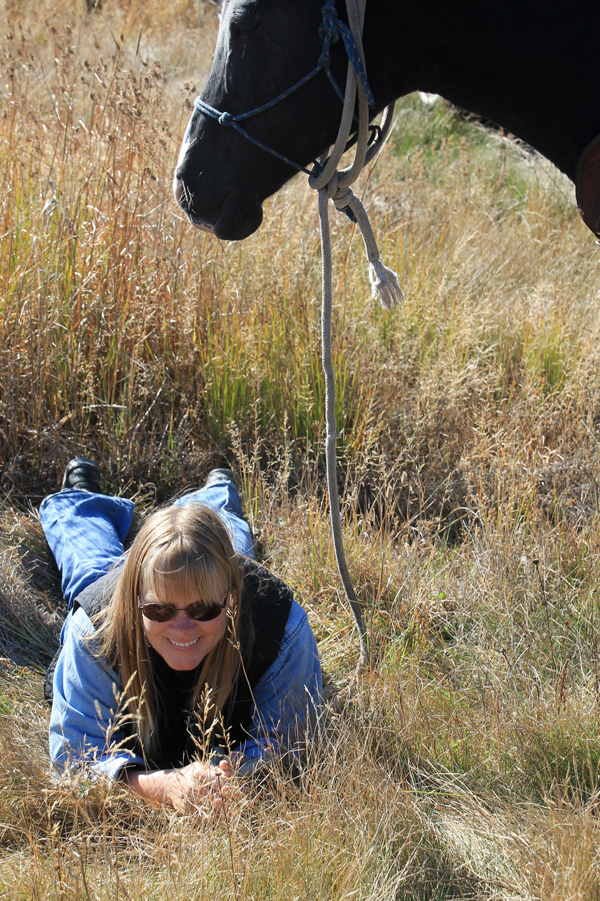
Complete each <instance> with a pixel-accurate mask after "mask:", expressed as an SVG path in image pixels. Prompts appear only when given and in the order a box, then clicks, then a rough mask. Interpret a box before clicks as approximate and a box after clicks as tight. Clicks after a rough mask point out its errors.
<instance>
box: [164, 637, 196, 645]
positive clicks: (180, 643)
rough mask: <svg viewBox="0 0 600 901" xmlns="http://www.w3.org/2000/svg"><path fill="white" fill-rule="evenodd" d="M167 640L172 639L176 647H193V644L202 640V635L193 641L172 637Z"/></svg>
mask: <svg viewBox="0 0 600 901" xmlns="http://www.w3.org/2000/svg"><path fill="white" fill-rule="evenodd" d="M167 641H170V642H171V644H173V645H175V647H176V648H191V647H192V645H195V644H197V643H198V642H199V641H200V636H198V638H194V640H193V641H173V639H172V638H168V639H167Z"/></svg>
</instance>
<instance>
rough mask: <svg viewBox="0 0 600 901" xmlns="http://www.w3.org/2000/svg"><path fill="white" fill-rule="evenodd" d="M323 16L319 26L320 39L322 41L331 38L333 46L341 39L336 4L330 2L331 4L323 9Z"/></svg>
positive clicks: (330, 0) (327, 4)
mask: <svg viewBox="0 0 600 901" xmlns="http://www.w3.org/2000/svg"><path fill="white" fill-rule="evenodd" d="M321 15H322V16H323V21H322V22H321V24H320V25H319V37H320V38H321V40H322V41H325V40H327V39H328V38H329V40H330V41H331V42H332V43H333V44H336V43H337V41H338V40H339V37H340V31H339V28H338V24H339V21H340V20H339V19H338V14H337V10H336V8H335V2H332V0H329V2H328V3H326V4H325V6H323V7H322V9H321Z"/></svg>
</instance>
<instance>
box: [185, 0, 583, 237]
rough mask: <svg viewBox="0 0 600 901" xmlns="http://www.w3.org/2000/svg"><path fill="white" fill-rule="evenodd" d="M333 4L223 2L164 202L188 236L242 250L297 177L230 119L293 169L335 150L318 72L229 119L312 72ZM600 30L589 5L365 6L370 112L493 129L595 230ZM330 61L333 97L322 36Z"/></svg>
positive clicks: (334, 119) (336, 113) (334, 59)
mask: <svg viewBox="0 0 600 901" xmlns="http://www.w3.org/2000/svg"><path fill="white" fill-rule="evenodd" d="M334 2H335V0H224V5H223V12H222V19H221V27H220V29H219V35H218V39H217V47H216V52H215V56H214V60H213V65H212V69H211V72H210V75H209V78H208V81H207V83H206V87H205V89H204V91H203V93H202V96H201V101H202V102H201V103H200V104H199V108H197V109H196V111H195V112H194V114H193V115H192V118H191V120H190V124H189V126H188V129H187V131H186V134H185V138H184V142H183V146H182V148H181V153H180V156H179V162H178V166H177V170H176V173H175V184H174V189H175V196H176V198H177V200H178V201H179V203H180V204H181V206H182V207H183V209H184V210H185V211H186V213H187V214H188V216H189V218H190V220H191V221H192V222H193V223H194V225H196V226H197V227H199V228H203V229H205V230H207V231H210V232H213V233H214V234H215V235H217V236H218V237H221V238H226V239H241V238H245V237H246V236H247V235H250V234H251V233H252V232H253V231H255V230H256V229H257V228H258V226H259V225H260V223H261V221H262V202H263V201H264V200H265V198H266V197H268V196H269V195H271V194H273V193H274V192H275V191H277V190H278V188H280V187H281V185H282V184H283V183H284V182H285V181H287V180H288V179H289V178H291V176H292V175H293V174H294V172H295V169H294V168H293V166H292V165H290V164H289V163H288V162H285V161H284V160H282V159H280V158H279V157H277V156H273V155H272V154H270V153H269V152H268V151H267V150H266V149H264V146H263V147H259V146H256V144H253V143H252V142H251V140H248V137H247V136H244V135H242V134H240V133H239V132H238V131H236V129H235V124H236V123H235V122H234V120H237V124H238V125H240V126H243V128H244V130H245V131H246V133H247V135H249V136H250V137H251V138H254V139H256V140H258V141H259V142H262V144H263V145H266V147H268V148H270V149H271V150H274V151H277V152H278V153H279V154H282V155H283V156H285V157H287V158H288V159H289V160H292V161H293V162H294V163H296V164H298V165H299V166H303V167H305V166H307V165H309V164H310V162H311V161H312V160H314V159H315V158H316V157H317V156H319V155H321V154H322V153H323V152H324V151H325V150H326V149H327V148H328V147H329V146H330V145H331V144H332V143H333V142H334V140H335V137H336V134H337V130H338V126H339V122H340V114H341V109H342V105H341V103H340V100H339V97H338V96H337V95H336V92H335V90H334V88H333V87H332V86H331V83H330V81H329V80H328V78H327V73H326V70H325V69H324V68H323V69H321V70H320V71H319V73H318V74H317V75H316V76H315V77H313V78H311V79H310V80H309V81H308V82H307V83H306V84H303V86H302V87H300V88H299V89H298V90H297V91H295V92H294V93H293V94H291V95H289V96H286V97H285V98H283V99H281V100H279V102H277V103H276V104H275V105H274V106H271V107H269V108H268V109H266V110H265V111H264V112H260V113H259V114H258V115H256V116H252V117H250V118H244V119H243V120H240V119H239V117H240V116H243V114H245V113H248V112H250V111H252V110H256V109H257V107H260V106H262V105H264V104H268V103H269V102H270V101H272V100H274V99H276V98H278V97H279V95H280V94H282V93H283V92H286V91H287V90H288V89H289V88H290V87H291V86H292V85H294V84H295V83H296V82H298V81H299V80H301V79H303V78H304V76H306V75H307V74H308V73H310V72H311V70H313V69H314V68H315V66H317V63H318V60H319V58H320V57H321V58H322V56H323V54H324V37H323V31H324V23H326V20H327V18H328V17H330V18H332V17H335V15H336V13H335V11H334V12H333V13H332V12H331V10H332V9H333V7H334ZM337 2H338V6H339V9H338V11H337V13H338V14H339V17H340V19H341V20H344V21H345V15H346V14H345V9H344V8H343V6H344V2H343V0H337ZM328 10H329V11H328ZM599 28H600V4H599V3H598V2H597V0H574V2H573V3H565V2H564V0H547V2H545V3H540V0H486V2H485V3H482V2H481V0H453V2H452V3H449V2H448V0H426V2H425V0H367V6H366V18H365V29H364V52H365V59H366V65H367V75H368V80H369V83H370V86H371V88H372V90H373V94H374V97H375V106H374V107H373V109H372V114H376V113H377V112H378V111H380V110H382V109H383V108H384V107H385V106H387V104H388V103H390V102H391V101H392V100H394V99H395V98H397V97H399V96H401V95H403V94H406V93H408V92H409V91H414V90H417V89H419V90H423V91H429V92H432V93H436V94H441V95H442V96H444V97H446V98H447V99H448V100H450V101H452V102H453V103H455V104H457V105H458V106H461V107H463V109H466V110H469V111H471V112H473V113H477V114H479V115H481V116H483V117H484V118H487V119H490V120H492V121H494V122H497V123H498V124H499V125H503V126H504V127H505V128H506V129H507V130H508V131H510V132H512V133H513V134H515V135H518V136H519V137H520V138H522V139H523V140H524V141H526V142H527V143H528V144H531V145H532V146H533V147H535V148H536V149H537V150H539V151H540V152H541V153H543V154H544V155H545V156H546V157H548V159H550V160H551V161H552V162H553V163H555V165H557V166H558V167H559V168H560V169H562V170H563V172H566V173H567V175H568V176H569V177H570V178H571V179H573V180H575V179H576V178H577V189H578V198H579V201H580V208H581V210H582V213H583V214H584V220H585V221H586V223H587V224H588V225H589V226H590V228H592V230H593V231H596V232H597V231H598V229H599V228H600V141H599V142H596V143H592V144H591V146H588V145H590V142H593V139H594V138H596V136H597V135H599V134H600V80H599V79H598V78H597V75H596V68H597V66H596V59H597V50H596V42H597V34H598V29H599ZM334 30H335V25H334ZM330 49H331V72H332V74H333V75H334V77H335V80H336V82H337V84H338V85H340V86H341V88H342V89H343V88H344V86H345V80H346V77H345V71H346V66H347V56H346V53H345V51H344V48H343V45H342V41H341V40H338V41H337V42H335V41H334V38H332V44H331V48H330ZM211 111H212V112H211ZM213 114H214V115H216V118H211V116H212V115H213ZM223 114H229V115H225V116H224V115H223ZM219 119H220V122H219ZM225 125H229V127H224V126H225ZM586 148H587V150H586ZM578 162H579V163H580V165H579V170H578V169H577V166H578Z"/></svg>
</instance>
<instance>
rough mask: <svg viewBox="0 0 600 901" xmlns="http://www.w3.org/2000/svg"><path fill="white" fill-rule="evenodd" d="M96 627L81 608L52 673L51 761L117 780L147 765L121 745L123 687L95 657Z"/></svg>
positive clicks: (60, 766)
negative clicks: (93, 639) (124, 771)
mask: <svg viewBox="0 0 600 901" xmlns="http://www.w3.org/2000/svg"><path fill="white" fill-rule="evenodd" d="M93 633H94V627H93V625H92V623H91V621H90V619H89V617H88V615H87V614H86V612H85V610H84V609H83V608H82V607H80V608H79V609H78V610H77V612H76V613H75V614H73V613H69V615H68V616H67V619H66V620H65V624H64V626H63V632H62V637H63V649H62V653H61V654H60V657H59V658H58V663H57V665H56V670H55V673H54V698H53V701H52V713H51V715H50V760H51V761H52V765H53V767H54V768H55V769H57V770H60V771H64V770H69V769H75V768H78V767H80V766H81V765H82V764H86V765H87V766H88V767H89V769H90V770H91V771H92V772H93V773H95V774H96V775H98V776H105V777H107V778H109V779H116V778H117V777H118V775H119V773H120V772H121V770H122V769H123V768H124V767H126V766H128V767H131V766H134V767H143V766H144V761H143V759H142V758H141V757H137V756H136V755H134V754H133V753H132V752H131V751H129V750H127V749H126V748H124V747H122V742H123V740H124V739H125V735H124V733H123V732H122V731H121V730H119V728H118V712H119V696H120V694H121V691H122V688H123V686H122V683H121V680H120V679H119V676H118V675H117V674H116V673H115V672H114V670H112V669H110V668H109V667H108V666H107V664H106V663H104V662H103V661H102V660H101V659H99V658H98V657H96V656H95V655H94V654H93V653H92V647H91V644H90V637H92V636H93Z"/></svg>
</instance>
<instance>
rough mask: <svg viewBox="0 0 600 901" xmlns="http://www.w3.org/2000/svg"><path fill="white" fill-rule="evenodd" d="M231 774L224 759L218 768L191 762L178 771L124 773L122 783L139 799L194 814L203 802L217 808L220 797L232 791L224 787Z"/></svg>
mask: <svg viewBox="0 0 600 901" xmlns="http://www.w3.org/2000/svg"><path fill="white" fill-rule="evenodd" d="M233 774H234V770H233V766H232V764H231V762H230V761H229V760H228V759H227V758H224V759H223V760H221V761H220V763H219V765H218V766H212V765H211V764H210V763H205V762H204V761H201V760H195V761H194V762H193V763H189V764H188V765H187V766H184V767H181V768H180V769H172V770H152V771H150V772H142V771H141V770H126V771H125V773H124V781H125V782H126V783H127V785H128V786H129V787H130V788H131V789H132V790H133V791H134V792H136V794H138V795H141V796H142V797H143V798H148V799H149V800H152V801H158V802H159V803H160V804H167V805H169V807H174V808H175V810H178V811H180V812H181V813H194V812H195V811H197V810H198V808H199V807H200V806H204V805H205V804H207V803H208V806H213V807H214V806H218V802H220V800H221V798H222V797H223V795H224V794H228V793H229V792H230V790H231V789H232V788H233V785H231V784H229V785H228V783H229V780H230V779H231V777H232V776H233ZM215 802H217V804H215Z"/></svg>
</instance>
